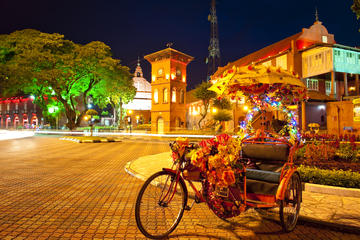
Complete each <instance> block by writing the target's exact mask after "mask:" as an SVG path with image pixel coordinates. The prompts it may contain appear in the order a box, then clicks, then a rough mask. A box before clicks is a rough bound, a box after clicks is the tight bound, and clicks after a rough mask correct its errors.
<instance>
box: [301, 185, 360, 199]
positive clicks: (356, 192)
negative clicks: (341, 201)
mask: <svg viewBox="0 0 360 240" xmlns="http://www.w3.org/2000/svg"><path fill="white" fill-rule="evenodd" d="M304 190H305V191H307V192H314V193H325V194H331V195H337V196H343V197H355V198H360V189H355V188H344V187H335V186H326V185H319V184H313V183H305V187H304Z"/></svg>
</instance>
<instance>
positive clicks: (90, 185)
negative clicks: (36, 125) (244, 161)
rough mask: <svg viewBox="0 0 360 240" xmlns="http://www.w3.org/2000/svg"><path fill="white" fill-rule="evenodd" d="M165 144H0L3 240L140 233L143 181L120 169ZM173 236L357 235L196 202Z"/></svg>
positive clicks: (41, 140)
mask: <svg viewBox="0 0 360 240" xmlns="http://www.w3.org/2000/svg"><path fill="white" fill-rule="evenodd" d="M165 151H168V145H167V144H165V143H161V142H158V143H151V142H143V141H124V142H120V143H104V144H101V143H100V144H75V143H72V142H66V141H60V140H59V139H58V138H54V137H33V138H27V139H21V140H7V141H1V142H0V153H1V154H0V239H145V238H144V236H143V235H142V234H141V233H140V232H139V231H138V229H137V227H136V223H135V219H134V204H135V199H136V196H137V192H138V191H139V188H140V187H141V185H142V184H143V181H141V180H139V179H137V178H134V177H133V176H131V175H129V174H127V173H126V172H125V171H124V166H125V165H126V163H127V162H129V161H133V160H135V159H137V158H139V157H140V156H144V155H149V154H156V153H160V152H165ZM170 238H171V239H360V237H359V236H358V235H356V234H354V233H350V232H341V231H339V230H336V229H330V228H326V227H321V226H318V225H312V224H307V223H299V224H298V226H297V228H296V229H295V231H293V232H292V233H289V234H285V233H282V232H281V227H280V225H279V223H278V222H277V221H273V220H271V219H264V218H263V216H262V214H258V213H257V212H256V211H248V212H246V213H245V214H243V215H241V216H239V217H237V218H234V219H232V220H231V221H230V222H224V221H222V220H220V219H218V218H217V217H216V216H215V215H214V214H212V213H211V211H210V210H209V209H208V208H207V206H206V205H205V204H199V205H195V206H194V208H193V209H192V210H191V211H189V212H185V214H184V217H183V219H182V221H181V223H180V224H179V226H178V227H177V229H176V231H175V232H174V233H173V234H172V235H171V236H170Z"/></svg>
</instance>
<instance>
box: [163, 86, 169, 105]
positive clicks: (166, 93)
mask: <svg viewBox="0 0 360 240" xmlns="http://www.w3.org/2000/svg"><path fill="white" fill-rule="evenodd" d="M163 103H168V89H167V88H164V90H163Z"/></svg>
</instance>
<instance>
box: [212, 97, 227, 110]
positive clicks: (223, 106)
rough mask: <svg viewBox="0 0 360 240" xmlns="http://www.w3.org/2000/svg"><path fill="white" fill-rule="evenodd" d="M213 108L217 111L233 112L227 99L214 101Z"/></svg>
mask: <svg viewBox="0 0 360 240" xmlns="http://www.w3.org/2000/svg"><path fill="white" fill-rule="evenodd" d="M213 106H214V107H216V108H217V109H224V110H231V103H230V101H229V100H227V99H226V98H221V99H215V100H214V101H213Z"/></svg>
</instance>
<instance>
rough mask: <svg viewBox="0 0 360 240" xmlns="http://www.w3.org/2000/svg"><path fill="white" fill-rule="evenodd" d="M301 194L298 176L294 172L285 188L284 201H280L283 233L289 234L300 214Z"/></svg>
mask: <svg viewBox="0 0 360 240" xmlns="http://www.w3.org/2000/svg"><path fill="white" fill-rule="evenodd" d="M301 193H302V188H301V180H300V176H299V174H298V173H297V172H295V173H294V174H293V175H292V176H291V178H290V181H289V182H288V184H287V186H286V190H285V198H284V200H281V201H280V211H279V213H280V221H281V226H282V228H283V230H284V231H285V232H291V231H292V230H294V228H295V226H296V223H297V220H298V217H299V212H300V203H301Z"/></svg>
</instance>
